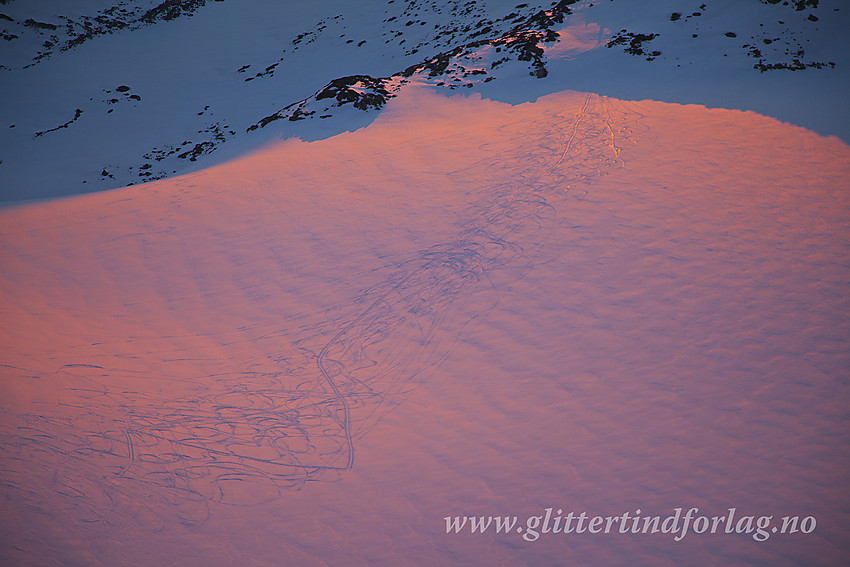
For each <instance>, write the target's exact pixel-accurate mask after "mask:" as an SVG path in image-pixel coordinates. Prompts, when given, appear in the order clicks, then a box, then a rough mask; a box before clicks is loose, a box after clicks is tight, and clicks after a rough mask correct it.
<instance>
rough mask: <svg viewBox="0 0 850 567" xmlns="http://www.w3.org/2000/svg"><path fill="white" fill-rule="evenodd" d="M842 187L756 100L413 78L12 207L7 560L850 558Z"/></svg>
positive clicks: (1, 463) (838, 155) (7, 247)
mask: <svg viewBox="0 0 850 567" xmlns="http://www.w3.org/2000/svg"><path fill="white" fill-rule="evenodd" d="M563 33H569V34H571V35H570V37H572V38H574V42H573V44H571V45H573V46H574V48H576V49H579V48H583V47H582V46H584V45H585V44H586V43H587V42H588V41H590V39H589V35H588V33H585V32H582V33H578V31H577V30H576V29H573V28H568V29H567V30H566V32H563ZM848 179H850V148H848V146H847V145H846V144H845V143H843V142H841V141H840V140H838V139H837V138H825V137H821V136H819V135H817V134H814V133H812V132H810V131H807V130H804V129H802V128H799V127H796V126H791V125H788V124H784V123H781V122H778V121H776V120H774V119H771V118H766V117H763V116H760V115H757V114H755V113H752V112H741V111H733V110H716V109H714V110H712V109H707V108H704V107H701V106H682V105H674V104H667V103H660V102H653V101H638V102H628V101H621V100H615V99H612V98H606V97H602V96H598V95H594V94H587V93H579V92H569V91H568V92H562V93H557V94H553V95H549V96H546V97H543V98H540V99H539V100H537V101H536V102H533V103H525V104H519V105H516V106H510V105H508V104H504V103H498V102H493V101H490V100H486V99H481V98H480V96H478V95H473V96H469V97H464V96H454V97H443V96H439V95H437V94H434V93H433V92H432V91H431V90H429V89H428V88H426V87H423V86H420V85H416V84H411V85H407V86H405V87H403V88H402V90H401V91H400V93H399V96H398V97H396V98H394V99H392V100H391V101H390V102H389V103H388V105H387V106H386V108H385V109H384V110H383V111H382V113H381V114H380V116H379V117H378V118H377V120H375V121H374V122H373V123H372V124H371V125H369V126H368V127H366V128H363V129H360V130H357V131H355V132H349V133H343V134H339V135H336V136H333V137H331V138H328V139H324V140H320V141H315V142H310V143H305V142H301V141H299V140H290V141H286V142H281V143H277V144H274V145H271V146H268V147H266V148H264V149H263V150H261V151H259V152H256V153H254V154H252V155H248V156H245V157H241V158H238V159H236V160H234V161H231V162H228V163H225V164H222V165H219V166H216V167H213V168H210V169H205V170H202V171H199V172H197V173H193V174H190V175H186V176H182V177H177V178H174V179H169V180H162V181H158V182H154V183H150V184H146V185H142V186H134V187H128V188H124V189H118V190H114V191H109V192H104V193H97V194H89V195H83V196H77V197H72V198H66V199H62V200H56V201H52V202H47V203H41V204H33V205H26V206H19V207H14V208H7V209H4V210H2V211H0V227H2V228H0V266H2V270H0V309H1V310H2V314H3V321H4V324H3V325H2V329H0V333H2V338H0V343H2V360H0V388H2V395H0V432H2V436H0V502H2V513H0V522H2V525H0V534H2V535H0V560H1V561H2V562H3V563H4V564H14V565H44V564H54V563H55V564H63V565H163V564H179V565H188V566H192V565H197V566H201V565H204V566H208V565H222V566H223V565H237V564H238V565H251V566H254V565H256V566H262V565H352V566H355V565H393V566H397V565H606V566H610V565H646V566H650V565H651V566H658V565H662V566H663V565H670V566H675V565H692V566H708V565H719V564H723V565H730V566H744V565H747V566H750V565H765V566H767V565H770V566H796V565H799V566H814V565H819V566H837V565H844V564H846V563H847V561H848V560H850V547H849V546H848V543H847V538H846V533H845V532H846V527H847V526H848V525H850V513H848V509H850V506H848V505H849V504H850V502H848V500H850V498H848V491H847V486H848V480H850V478H848V476H850V473H848V471H850V462H849V461H850V460H849V459H848V456H847V452H846V447H847V444H848V430H847V426H846V417H847V409H846V408H847V407H848V406H847V403H848V381H847V370H848V368H850V357H848V350H847V340H848V337H850V334H848V319H847V313H848V312H850V305H848V303H850V299H848V294H847V287H846V286H847V282H848V278H850V257H848V255H850V248H848V235H850V197H849V196H848ZM694 509H696V510H694ZM676 510H678V516H677V517H676V521H677V522H679V523H678V524H677V526H678V527H677V530H678V531H674V530H673V529H672V520H670V523H669V524H667V527H669V528H670V529H669V530H667V531H661V530H660V528H659V531H658V532H656V533H651V530H649V531H647V532H644V531H641V530H642V528H639V529H632V527H633V526H635V525H637V522H638V520H637V519H636V517H638V516H640V517H641V518H650V519H651V518H652V517H655V516H657V517H658V518H659V521H658V525H659V526H661V525H663V521H665V520H666V518H668V517H673V516H674V515H675V514H677V512H676ZM570 513H573V516H572V517H570V522H572V521H573V520H574V519H575V518H577V517H578V516H579V515H580V514H582V513H583V514H585V517H586V518H587V521H588V524H589V525H593V526H594V529H593V530H588V531H583V532H578V533H577V532H576V530H575V529H572V530H571V531H567V530H565V526H566V525H567V518H568V515H569V514H570ZM626 514H627V515H628V517H625V515H626ZM730 515H732V516H730ZM514 516H515V517H516V518H517V522H518V523H516V524H515V527H512V529H511V530H501V531H499V532H497V530H496V527H495V526H493V527H490V528H488V529H487V530H485V531H484V533H478V532H480V529H481V526H482V525H483V524H482V523H481V522H479V519H480V518H488V517H489V518H492V517H499V518H505V517H508V518H511V517H514ZM767 516H770V517H771V520H770V521H771V522H772V523H764V522H761V520H760V519H761V518H763V517H767ZM469 517H473V518H474V519H475V520H476V522H475V524H476V526H478V531H477V532H476V533H472V532H471V531H469V528H464V529H463V530H458V531H457V533H455V531H453V530H450V529H449V528H448V527H447V521H448V520H447V518H457V519H458V522H460V519H467V520H468V518H469ZM595 517H599V518H601V519H600V521H599V522H598V523H597V522H595V520H593V518H595ZM614 517H617V518H618V519H617V520H606V518H614ZM702 517H704V518H705V520H702V519H700V518H702ZM720 517H723V518H724V519H723V520H722V521H721V520H716V522H717V529H716V530H712V529H710V527H709V525H708V523H706V524H705V528H703V524H704V522H711V521H712V520H711V518H720ZM733 517H734V521H733V519H732V518H733ZM747 517H750V520H746V518H747ZM784 517H788V518H791V517H798V518H799V519H800V520H801V522H802V523H801V524H799V527H800V528H802V529H798V530H796V531H795V533H790V531H791V530H788V533H780V531H776V532H773V531H771V527H776V526H778V527H781V526H782V522H783V518H784ZM742 518H744V520H742ZM808 518H812V520H808ZM640 521H641V522H643V520H640ZM685 521H687V526H685V524H684V522H685ZM556 522H557V523H556ZM606 522H608V523H609V524H610V525H609V526H608V527H609V529H608V530H607V532H608V533H605V531H606V530H605V529H604V528H605V523H606ZM615 522H616V523H615ZM621 523H622V524H621ZM458 525H459V524H458ZM500 525H501V524H500ZM569 525H570V527H571V528H575V527H576V526H577V524H576V523H570V524H569ZM642 525H643V523H641V526H642ZM621 526H625V527H624V529H622V530H621V529H620V527H621ZM728 526H734V529H727V527H728ZM544 527H545V528H546V529H545V530H544ZM626 528H628V529H626ZM529 530H532V531H533V532H535V533H536V534H537V536H536V537H535V536H534V534H532V533H531V531H529ZM758 530H762V531H763V532H765V533H767V534H768V537H762V534H761V532H759V531H758ZM524 536H526V537H524Z"/></svg>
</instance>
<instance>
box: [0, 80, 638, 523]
mask: <svg viewBox="0 0 850 567" xmlns="http://www.w3.org/2000/svg"><path fill="white" fill-rule="evenodd" d="M505 128H507V129H508V130H507V131H504V134H505V135H506V136H512V137H513V139H514V140H515V141H516V143H517V144H518V145H519V146H520V147H519V148H516V149H515V150H514V151H513V152H512V155H521V156H525V159H524V160H523V161H521V162H517V161H515V160H514V161H508V160H505V161H504V162H503V161H501V160H500V158H499V156H496V157H494V158H489V159H487V160H484V161H481V162H479V163H477V164H475V165H473V166H472V167H470V168H468V169H466V170H463V171H453V172H449V173H448V175H449V176H452V177H457V178H462V179H474V180H476V183H477V185H476V186H477V187H478V189H477V191H479V192H480V194H479V195H477V196H476V199H475V201H474V204H473V205H472V206H471V207H470V208H469V210H468V213H467V214H466V215H465V217H464V218H465V219H466V220H465V221H464V222H463V223H462V225H461V226H459V227H458V231H457V233H456V234H454V235H453V236H452V237H451V238H447V239H446V240H445V241H443V242H440V243H437V244H434V245H433V246H431V247H430V248H428V249H426V250H422V251H420V252H418V253H413V254H412V255H411V257H410V258H408V259H406V260H405V261H403V262H400V263H398V265H397V266H396V267H395V268H393V269H392V270H391V272H390V273H389V275H388V276H387V277H386V279H385V280H384V281H383V283H381V284H379V285H377V286H373V287H372V288H370V289H366V290H364V292H363V294H362V295H361V296H360V297H359V298H358V299H357V300H355V301H354V302H352V304H350V305H347V306H335V307H332V308H328V309H327V310H326V311H325V312H324V313H323V318H324V322H323V323H321V324H318V325H316V324H313V325H312V326H309V327H306V328H303V329H301V330H300V332H299V335H298V338H296V340H295V341H294V342H293V343H292V347H293V349H294V350H295V351H296V352H300V353H301V354H302V356H303V358H302V359H301V360H293V359H286V358H281V359H280V369H279V372H276V373H268V372H250V371H248V372H242V373H240V374H239V375H237V376H234V375H233V374H230V375H222V376H211V377H209V378H207V379H206V382H205V384H204V387H203V388H200V387H199V388H197V389H196V390H195V391H194V392H193V394H192V395H191V396H184V397H182V398H177V399H170V398H167V397H163V396H157V395H154V394H152V393H143V392H128V391H113V390H110V388H109V387H108V386H106V385H105V384H103V383H100V382H98V381H96V380H94V379H92V378H90V377H86V376H83V375H81V373H79V372H78V371H76V370H75V367H74V365H68V366H67V367H65V368H63V369H62V370H61V373H64V374H65V375H66V376H68V377H71V378H73V380H72V382H73V383H75V384H82V385H81V386H79V388H78V389H77V391H76V396H77V399H78V404H77V412H78V413H77V415H75V418H74V419H73V420H72V419H70V418H68V417H65V415H66V414H59V413H55V412H51V411H50V409H49V408H45V409H41V410H39V411H40V413H38V414H34V413H31V412H28V413H21V414H19V415H17V416H6V417H4V419H3V422H4V423H6V424H13V425H12V426H9V427H4V428H3V429H4V431H3V436H2V441H0V443H2V444H3V445H4V447H3V453H4V455H6V456H7V457H6V458H7V464H6V465H5V466H4V468H5V469H6V470H5V471H4V474H3V476H4V479H5V484H6V485H7V488H12V489H14V490H15V491H17V492H18V493H19V494H20V496H21V497H22V498H23V499H24V501H26V502H27V503H28V506H29V507H30V508H32V509H35V510H38V511H41V512H43V513H45V514H50V513H52V512H51V511H50V507H49V506H46V507H43V508H42V504H41V502H42V500H41V498H42V497H40V496H39V494H38V493H36V492H34V491H32V490H31V489H30V488H28V487H31V486H32V484H31V482H28V476H29V475H28V473H25V472H23V471H27V470H31V468H32V467H36V468H38V467H44V469H47V468H51V469H53V472H52V474H50V477H51V478H52V487H51V489H52V490H51V491H50V492H55V493H56V494H57V495H60V499H61V502H62V506H63V507H64V509H65V512H66V513H68V514H70V515H71V516H72V517H73V518H74V519H76V520H78V521H80V522H87V523H92V524H94V525H99V524H100V525H102V526H103V527H105V526H106V525H108V524H111V523H113V522H114V521H120V522H122V523H123V522H128V521H129V522H130V523H131V525H135V526H136V527H137V528H138V529H141V530H149V531H158V530H161V529H163V528H164V527H165V526H166V525H168V524H169V523H172V522H178V523H182V524H186V525H197V524H200V523H202V522H204V520H205V519H206V518H207V517H208V515H209V513H210V508H211V505H213V504H214V503H224V504H234V505H251V504H255V503H257V502H261V501H268V500H272V499H275V498H277V497H279V496H280V495H281V494H282V493H283V492H284V491H286V490H288V489H293V488H299V487H301V486H302V485H303V484H304V483H305V482H308V481H316V480H320V479H323V480H330V479H333V478H334V477H333V476H330V477H329V476H327V475H328V474H336V475H338V474H340V473H341V472H342V471H344V470H346V469H350V468H351V467H353V466H354V463H355V455H356V443H357V440H358V439H359V438H361V437H362V436H363V435H364V434H365V433H366V432H367V431H368V430H369V429H370V428H371V427H373V426H374V425H375V424H377V423H378V421H379V420H380V419H381V416H382V415H384V414H385V413H386V411H388V410H390V409H392V408H393V407H395V406H396V405H398V404H399V403H400V402H401V401H402V400H403V399H404V395H405V393H406V392H409V391H410V390H411V389H413V388H414V387H415V385H416V384H417V383H418V382H420V381H422V380H425V379H427V376H428V372H429V370H430V369H432V368H434V367H435V366H436V365H437V364H439V363H440V361H442V360H443V359H444V358H445V357H446V356H447V355H448V354H449V351H450V350H451V348H452V344H453V343H454V342H456V340H457V338H458V336H459V335H460V334H461V333H463V332H466V333H473V332H474V325H469V323H470V322H471V321H473V320H474V319H475V318H476V317H480V316H483V315H486V312H487V309H486V308H484V309H483V310H482V309H479V310H478V311H477V312H471V311H470V309H464V305H465V303H469V300H470V298H472V296H473V295H476V294H477V295H479V297H481V298H483V301H479V302H478V303H476V304H475V305H482V304H483V305H490V308H492V307H493V306H494V305H495V304H496V303H497V302H498V301H499V298H500V297H502V296H503V295H504V293H506V291H507V290H508V288H509V286H510V284H511V283H513V282H514V281H516V280H517V279H519V278H521V277H523V274H525V273H527V271H528V270H530V269H532V268H533V267H534V265H535V264H537V263H539V262H543V261H545V260H546V252H545V240H546V230H545V227H546V222H547V218H550V217H551V215H552V214H553V213H554V211H555V207H556V205H557V204H558V203H559V202H560V201H559V195H560V194H562V193H563V192H565V191H576V190H578V189H581V188H584V189H585V190H588V188H590V183H589V182H591V181H592V180H594V179H596V178H598V177H600V176H602V175H604V174H605V173H606V171H608V170H609V169H611V168H614V167H620V166H623V165H625V162H624V161H623V159H622V158H621V156H620V153H621V146H622V145H623V144H627V143H629V142H630V140H631V139H633V138H634V137H635V136H638V135H640V133H641V127H640V115H639V113H637V112H635V111H634V110H632V109H631V108H630V106H629V105H628V103H623V102H614V101H609V100H608V99H607V98H605V97H601V96H597V95H587V97H586V99H585V101H584V104H583V106H582V108H581V111H580V112H579V114H578V115H572V116H571V115H559V116H554V117H550V118H549V119H547V120H543V121H539V122H536V123H533V124H528V123H525V124H523V125H522V128H523V130H522V131H520V130H519V126H517V125H514V126H507V127H505ZM511 129H514V130H511ZM273 335H274V333H272V336H273ZM106 370H107V371H108V369H106ZM37 473H38V474H48V473H47V472H45V470H39V471H37ZM18 475H23V478H20V481H19V482H16V481H15V478H16V476H18ZM45 488H46V487H45ZM140 495H141V496H140ZM116 517H118V518H121V519H120V520H116Z"/></svg>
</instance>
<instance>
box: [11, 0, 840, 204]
mask: <svg viewBox="0 0 850 567" xmlns="http://www.w3.org/2000/svg"><path fill="white" fill-rule="evenodd" d="M848 12H850V8H847V7H846V6H844V5H843V3H842V2H840V1H837V0H831V1H830V0H827V1H819V0H806V1H803V0H798V1H794V2H788V1H785V2H779V1H777V2H773V1H771V0H748V1H744V2H741V1H737V0H734V1H730V0H727V1H718V0H713V1H711V2H697V1H690V2H689V1H673V0H668V1H653V2H631V1H626V0H604V1H599V2H589V1H580V2H579V1H577V0H562V1H560V2H557V3H554V4H551V5H550V4H540V3H521V4H517V3H516V1H515V0H510V1H488V2H478V1H475V0H468V1H465V2H463V1H461V0H452V1H447V2H436V1H431V2H427V1H424V0H423V1H419V2H417V1H410V0H407V1H402V0H399V1H392V2H382V1H370V2H358V3H352V2H346V1H342V0H336V1H334V0H324V1H321V2H310V3H306V4H304V3H296V2H279V1H269V0H241V1H239V2H236V1H233V0H228V1H224V0H217V1H209V2H207V1H204V0H182V1H177V0H169V1H166V2H162V3H160V2H157V1H156V0H137V1H135V2H127V1H124V2H114V1H109V0H102V1H95V0H89V1H86V2H74V3H73V4H69V3H67V2H50V1H46V0H42V1H40V2H29V1H26V0H9V1H7V2H4V3H3V4H0V34H2V38H3V41H2V42H0V47H2V49H0V84H2V89H0V191H2V193H0V202H2V201H5V202H10V201H20V200H31V199H39V198H44V197H53V196H59V195H67V194H75V193H81V192H89V191H96V190H103V189H111V188H115V187H121V186H125V185H129V184H137V183H141V182H145V181H151V180H155V179H161V178H165V177H168V176H172V175H175V174H178V173H183V172H186V171H191V170H197V169H199V168H202V167H206V166H208V165H210V164H212V163H221V162H222V161H224V160H226V159H229V158H231V157H234V156H236V155H240V154H242V153H244V152H245V151H246V150H249V149H252V148H258V147H261V146H262V145H263V144H265V143H267V142H268V141H269V140H273V139H280V138H288V137H292V136H300V137H301V138H302V139H316V138H320V137H325V136H328V135H332V134H335V133H339V132H342V131H346V130H352V129H356V128H357V127H361V126H364V125H365V124H367V123H368V122H369V121H371V120H372V119H374V116H375V112H374V111H375V110H377V109H379V108H380V107H381V106H382V105H383V104H384V102H385V101H386V99H387V98H388V97H391V96H393V95H394V94H395V93H396V92H397V89H398V88H399V87H400V86H401V85H402V84H404V83H405V82H407V81H409V80H411V79H420V78H421V79H425V80H427V81H428V82H429V83H430V84H433V85H436V86H439V87H443V88H447V89H457V88H467V89H469V92H481V93H483V94H484V95H485V96H487V97H488V98H491V99H493V100H501V101H505V102H511V103H517V102H526V101H533V100H535V99H536V98H537V97H538V96H541V95H545V94H549V93H554V92H559V91H561V90H564V89H573V90H579V91H586V92H595V93H599V94H607V95H610V96H615V97H618V98H621V99H652V100H661V101H666V102H678V103H697V104H704V105H707V106H711V107H721V108H738V109H746V110H755V111H757V112H760V113H762V114H766V115H769V116H774V117H776V118H779V119H780V120H784V121H788V122H791V123H794V124H798V125H801V126H804V127H807V128H810V129H814V130H815V131H817V132H819V133H821V134H824V135H829V134H835V135H839V136H841V137H842V138H843V139H844V140H848V139H850V121H848V113H847V111H846V104H845V100H844V99H845V93H846V92H847V90H848V88H850V72H848V69H850V60H848V58H847V53H848V50H847V49H845V48H844V34H845V31H846V29H848V27H850V20H848ZM279 119H280V120H279ZM302 119H304V123H300V122H301V120H302ZM45 164H50V165H49V167H45Z"/></svg>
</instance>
